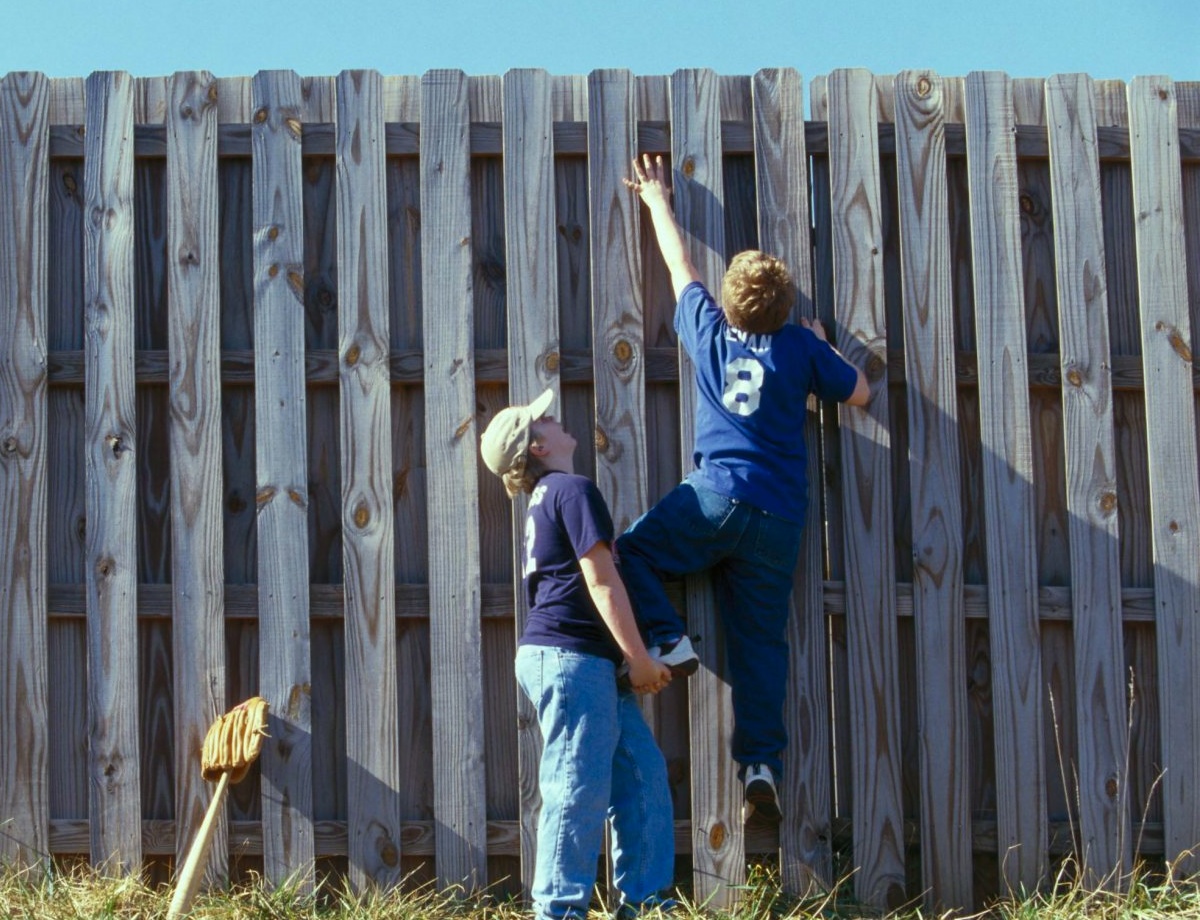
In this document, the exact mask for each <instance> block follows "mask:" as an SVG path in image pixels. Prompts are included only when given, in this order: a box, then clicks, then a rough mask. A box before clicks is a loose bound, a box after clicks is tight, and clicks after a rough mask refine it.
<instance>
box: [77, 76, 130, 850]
mask: <svg viewBox="0 0 1200 920" xmlns="http://www.w3.org/2000/svg"><path fill="white" fill-rule="evenodd" d="M133 89H134V86H133V78H132V77H130V76H129V74H126V73H121V72H110V73H95V74H92V75H91V76H90V77H88V81H87V120H86V122H85V132H86V133H85V139H84V151H85V152H84V170H85V175H84V183H83V187H84V194H85V204H84V214H85V220H84V288H85V290H84V304H85V307H84V310H85V317H84V328H85V332H86V347H85V351H84V356H85V357H84V366H85V380H86V386H85V388H84V397H85V413H86V421H85V424H86V435H85V438H86V446H85V453H84V473H85V477H86V479H85V482H86V514H87V554H86V560H87V564H86V568H85V575H84V579H85V584H86V586H87V613H88V655H87V660H88V669H87V675H88V679H87V687H88V697H87V698H88V724H89V726H90V730H89V732H88V753H89V760H88V781H89V782H88V793H89V794H88V806H89V807H88V818H89V822H90V828H89V829H90V832H91V857H92V861H93V862H94V863H95V864H97V865H98V866H99V867H100V868H101V869H102V870H103V871H105V872H121V873H125V872H129V871H131V870H133V869H135V868H136V867H137V866H139V865H140V864H141V861H142V832H141V822H140V816H141V802H140V799H139V792H140V777H139V769H138V719H137V624H136V616H137V590H138V588H137V527H136V521H137V483H136V478H135V477H136V466H135V459H136V452H135V450H134V446H135V440H136V424H137V422H136V419H135V418H134V383H135V380H134V361H133V359H134V354H133V352H134V349H133V336H134V309H133V296H134V294H133V287H134V227H133V205H134V202H133Z"/></svg>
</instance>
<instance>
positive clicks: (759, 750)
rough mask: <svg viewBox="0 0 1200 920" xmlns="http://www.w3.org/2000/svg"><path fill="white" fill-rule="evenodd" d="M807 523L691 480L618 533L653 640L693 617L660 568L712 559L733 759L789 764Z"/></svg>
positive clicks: (689, 568) (778, 766) (624, 566)
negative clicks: (793, 633) (790, 691)
mask: <svg viewBox="0 0 1200 920" xmlns="http://www.w3.org/2000/svg"><path fill="white" fill-rule="evenodd" d="M802 529H803V525H802V524H798V523H796V522H794V521H789V520H786V519H784V518H781V517H779V516H777V515H774V514H768V513H767V512H765V511H762V510H760V509H758V508H755V507H753V506H752V505H747V504H746V503H745V502H740V501H738V500H736V499H732V498H728V497H726V496H724V495H721V494H720V493H719V492H714V491H713V490H712V489H709V488H706V487H705V486H703V485H700V484H699V483H695V482H692V481H691V480H684V481H683V482H682V483H680V484H679V485H678V486H676V487H675V488H674V489H672V490H671V491H670V492H669V493H668V494H667V495H666V496H664V497H663V499H662V501H660V502H659V503H658V504H657V505H655V506H654V507H653V508H651V509H650V510H649V511H647V512H646V513H645V514H643V515H642V516H641V517H640V518H638V519H637V520H636V521H634V522H633V524H632V526H630V528H629V530H627V531H626V532H625V533H623V534H622V535H621V536H620V537H618V538H617V564H618V565H619V567H620V571H621V577H622V579H623V580H624V581H625V587H626V588H627V589H628V591H629V596H630V600H631V601H632V603H633V607H634V611H635V612H636V613H637V619H638V625H639V627H640V628H641V630H642V633H643V635H644V636H645V637H646V644H647V645H657V644H658V643H659V642H661V641H662V640H664V639H669V638H671V637H673V636H679V635H682V634H683V633H685V632H686V631H687V627H686V625H685V624H684V622H683V620H682V619H681V618H680V616H679V614H678V613H677V612H676V610H675V608H674V607H672V606H671V602H670V601H669V600H668V599H667V593H666V591H665V590H664V588H663V583H662V576H663V575H690V574H692V573H695V572H700V571H703V570H705V569H710V570H711V571H712V576H713V587H714V589H715V591H716V600H717V609H718V611H719V613H720V617H721V622H722V625H723V626H724V627H725V643H726V653H727V654H726V660H727V662H728V666H729V679H730V684H731V685H732V690H733V719H734V728H733V751H732V753H733V759H734V760H735V761H737V762H738V763H739V764H741V765H742V766H743V767H745V766H746V765H747V764H753V763H762V764H766V765H767V766H769V767H770V768H771V769H772V771H774V773H775V775H776V777H779V776H781V775H782V773H783V761H782V760H781V755H782V753H783V749H784V748H785V747H787V731H786V730H785V728H784V725H783V702H784V696H785V693H786V690H787V676H788V646H787V619H788V611H789V598H790V596H791V591H792V573H793V571H794V570H795V568H796V558H797V556H798V555H799V553H800V533H801V530H802Z"/></svg>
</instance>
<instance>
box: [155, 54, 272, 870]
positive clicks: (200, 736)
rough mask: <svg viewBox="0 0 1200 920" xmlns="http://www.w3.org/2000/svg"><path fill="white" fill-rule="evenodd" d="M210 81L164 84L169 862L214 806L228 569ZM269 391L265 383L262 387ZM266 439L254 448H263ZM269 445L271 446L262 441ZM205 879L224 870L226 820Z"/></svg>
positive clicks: (183, 75)
mask: <svg viewBox="0 0 1200 920" xmlns="http://www.w3.org/2000/svg"><path fill="white" fill-rule="evenodd" d="M216 90H217V87H216V82H215V80H214V79H213V77H212V75H211V74H208V73H187V72H180V73H177V74H175V76H174V77H173V78H172V79H171V91H170V104H169V106H168V108H167V228H168V231H167V237H168V239H167V252H168V253H171V254H172V255H173V258H169V259H168V262H167V265H168V276H167V281H168V289H167V291H168V295H167V296H168V309H169V311H170V317H169V324H168V325H169V327H170V343H169V352H170V354H171V359H172V360H171V383H170V388H169V389H170V394H169V395H170V422H171V424H170V451H171V462H170V473H171V483H170V489H171V508H170V511H171V587H172V593H173V602H172V623H173V628H172V633H171V641H172V659H173V663H174V674H173V682H172V687H173V690H174V694H175V700H174V702H175V708H174V728H175V777H176V780H175V818H176V837H175V847H176V851H175V853H176V858H177V859H178V860H183V859H184V858H185V857H186V854H187V850H188V846H189V844H190V842H191V840H192V838H193V837H194V835H195V833H196V831H197V830H198V829H199V827H200V822H201V821H202V820H203V818H204V813H205V811H206V810H207V808H208V805H209V802H210V801H211V799H212V789H211V787H210V786H209V784H208V783H206V782H204V781H203V779H202V778H201V776H200V770H199V764H200V752H201V749H202V748H203V745H204V735H205V732H206V731H207V730H208V726H209V724H210V723H211V722H212V720H213V719H214V718H215V717H216V716H217V714H218V713H220V712H221V711H223V709H224V697H225V604H224V588H225V572H224V565H223V560H222V552H221V547H222V543H223V526H222V523H223V522H222V519H221V411H220V410H221V378H220V366H221V353H220V345H221V343H220V331H221V330H220V319H221V297H220V284H219V280H220V264H219V243H218V232H217V224H218V220H219V217H218V213H217V209H218V203H219V197H218V189H217V107H216V101H217V97H216ZM264 383H265V381H264ZM263 443H264V442H260V444H263ZM265 443H269V442H265ZM213 846H214V848H215V851H216V852H215V858H214V859H212V860H211V861H210V863H209V865H208V867H207V878H208V879H209V881H212V882H216V881H218V880H220V879H223V878H224V877H226V875H227V872H228V851H229V843H228V838H227V835H226V829H225V824H224V822H223V821H222V822H220V823H219V825H218V828H217V830H216V832H215V836H214V844H213Z"/></svg>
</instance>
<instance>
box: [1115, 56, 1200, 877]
mask: <svg viewBox="0 0 1200 920" xmlns="http://www.w3.org/2000/svg"><path fill="white" fill-rule="evenodd" d="M1129 122H1130V125H1129V127H1130V154H1131V161H1132V167H1133V197H1134V214H1135V215H1136V218H1135V227H1136V229H1137V268H1138V304H1139V306H1140V309H1141V332H1142V355H1143V361H1144V366H1145V393H1146V428H1147V431H1146V435H1147V439H1148V441H1149V449H1148V455H1149V466H1150V476H1149V479H1150V514H1151V533H1152V535H1153V541H1154V594H1155V608H1156V609H1155V613H1156V616H1157V618H1158V619H1157V623H1156V635H1157V638H1158V644H1157V651H1158V685H1159V699H1160V700H1165V699H1171V700H1172V701H1173V703H1172V705H1170V706H1163V707H1161V709H1160V712H1161V714H1162V732H1161V738H1162V750H1163V755H1162V769H1163V775H1162V784H1163V793H1162V794H1163V822H1164V824H1165V827H1164V831H1163V839H1164V845H1165V847H1166V853H1165V855H1166V857H1167V859H1168V860H1172V861H1175V870H1176V871H1177V872H1179V873H1180V874H1181V875H1186V876H1191V875H1194V874H1195V873H1196V871H1197V870H1200V862H1198V860H1200V855H1198V854H1197V853H1196V852H1195V851H1194V843H1195V841H1196V840H1200V802H1197V801H1196V797H1195V796H1194V795H1193V790H1195V789H1197V788H1200V775H1198V771H1200V738H1198V737H1197V732H1198V728H1197V725H1196V724H1195V719H1194V718H1191V717H1189V716H1188V713H1189V712H1190V713H1193V714H1194V713H1196V712H1200V674H1197V672H1196V670H1195V662H1196V660H1197V658H1200V626H1198V622H1200V543H1198V542H1197V541H1198V540H1200V491H1198V489H1200V485H1198V483H1197V480H1196V470H1197V468H1198V464H1197V460H1196V457H1197V450H1196V417H1195V412H1194V409H1193V401H1194V393H1193V389H1194V388H1193V384H1192V362H1191V358H1192V350H1191V345H1190V344H1189V343H1191V342H1192V323H1191V319H1190V317H1189V315H1188V301H1187V253H1186V250H1185V242H1186V238H1185V235H1184V216H1183V190H1182V177H1181V166H1180V163H1179V158H1178V157H1177V156H1176V155H1175V153H1174V150H1175V147H1176V145H1177V143H1178V140H1177V138H1178V136H1179V123H1178V115H1177V113H1176V103H1175V91H1174V86H1173V85H1172V84H1171V81H1170V80H1168V79H1167V78H1165V77H1137V78H1135V79H1134V80H1133V82H1132V83H1130V85H1129ZM1145 679H1146V676H1145V675H1143V680H1145Z"/></svg>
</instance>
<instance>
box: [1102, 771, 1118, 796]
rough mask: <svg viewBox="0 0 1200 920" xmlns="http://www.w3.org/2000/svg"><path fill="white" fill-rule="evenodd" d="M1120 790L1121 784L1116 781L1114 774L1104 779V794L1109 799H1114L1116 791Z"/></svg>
mask: <svg viewBox="0 0 1200 920" xmlns="http://www.w3.org/2000/svg"><path fill="white" fill-rule="evenodd" d="M1120 791H1121V784H1120V783H1119V782H1117V778H1116V777H1115V776H1110V777H1109V778H1108V779H1106V780H1105V781H1104V794H1105V795H1106V796H1108V797H1109V798H1110V799H1115V798H1116V797H1117V793H1118V792H1120Z"/></svg>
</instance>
